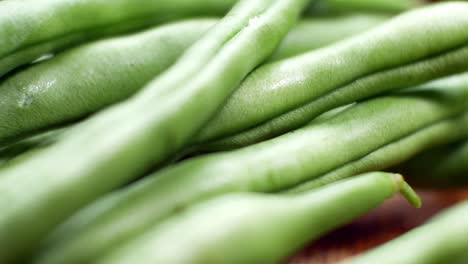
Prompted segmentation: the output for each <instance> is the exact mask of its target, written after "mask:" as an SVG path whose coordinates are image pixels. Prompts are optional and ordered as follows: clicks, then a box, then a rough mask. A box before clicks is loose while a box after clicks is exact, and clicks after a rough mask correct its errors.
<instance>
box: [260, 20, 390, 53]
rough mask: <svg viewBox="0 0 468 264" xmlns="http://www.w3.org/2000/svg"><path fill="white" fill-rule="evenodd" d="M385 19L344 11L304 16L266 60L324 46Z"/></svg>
mask: <svg viewBox="0 0 468 264" xmlns="http://www.w3.org/2000/svg"><path fill="white" fill-rule="evenodd" d="M388 19H389V16H384V15H376V14H344V15H335V16H325V17H307V18H304V19H303V20H301V21H300V22H299V23H298V25H296V26H295V27H294V28H293V29H292V30H291V31H290V32H289V33H288V35H287V36H286V38H285V39H284V40H283V42H282V43H281V45H280V46H279V47H278V50H277V51H276V52H275V53H274V54H273V56H272V57H271V58H270V60H269V62H271V61H277V60H282V59H285V58H289V57H292V56H296V55H299V54H302V53H305V52H308V51H311V50H315V49H318V48H322V47H325V46H327V45H330V44H332V43H335V42H337V41H339V40H342V39H345V38H348V37H351V36H352V35H355V34H357V33H361V32H364V31H366V30H368V29H370V28H373V27H376V26H377V25H380V24H382V23H383V22H384V21H386V20H388Z"/></svg>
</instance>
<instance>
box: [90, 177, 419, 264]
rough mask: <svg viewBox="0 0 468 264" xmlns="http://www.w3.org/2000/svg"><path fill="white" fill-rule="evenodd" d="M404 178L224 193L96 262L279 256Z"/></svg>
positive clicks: (377, 199) (363, 208) (267, 259)
mask: <svg viewBox="0 0 468 264" xmlns="http://www.w3.org/2000/svg"><path fill="white" fill-rule="evenodd" d="M403 185H405V182H404V181H403V180H402V177H401V176H400V175H396V174H386V173H377V172H376V173H370V174H368V175H363V176H360V177H357V178H355V179H351V180H347V181H343V182H339V183H335V184H332V185H330V186H327V187H325V188H323V189H321V190H318V191H312V192H306V193H303V194H300V195H294V196H293V195H290V196H285V195H283V196H281V195H272V194H232V195H226V196H221V197H220V198H214V199H212V200H208V201H204V202H201V203H200V204H196V205H194V206H193V207H191V208H188V209H185V210H183V211H182V212H180V213H177V214H176V215H174V216H173V217H170V218H168V219H167V220H166V221H163V222H162V223H160V224H158V225H156V226H155V227H152V228H150V229H148V230H147V231H146V232H145V234H143V235H142V236H140V237H138V238H136V239H134V240H132V241H130V242H128V243H126V244H124V245H123V246H121V247H119V248H117V249H116V250H114V251H113V252H111V253H110V254H109V255H108V256H104V257H103V258H102V259H101V260H99V261H97V263H100V264H107V263H109V264H110V263H141V264H145V263H148V264H150V263H172V264H178V263H180V264H186V263H192V264H197V263H200V264H205V263H219V264H221V263H226V264H227V263H233V264H234V263H264V264H267V263H280V262H281V261H283V260H284V259H285V258H286V257H287V256H289V255H290V254H292V253H293V252H294V251H295V250H298V249H300V248H301V247H302V246H304V245H305V243H307V242H308V241H311V240H314V239H317V238H318V237H320V236H321V235H323V234H324V233H326V232H328V231H330V230H332V229H334V228H336V227H339V226H341V225H343V224H345V223H347V222H350V221H351V220H353V219H355V218H357V217H359V216H361V215H362V214H364V213H365V212H367V211H369V210H371V209H373V208H375V207H377V206H378V205H379V204H381V203H382V202H383V201H385V200H386V199H388V198H389V197H391V196H393V195H394V194H395V193H397V192H398V191H399V190H401V188H402V186H403ZM410 191H411V190H410ZM416 202H417V203H418V202H419V201H416ZM418 205H419V204H418ZM344 210H346V213H344V214H343V211H344Z"/></svg>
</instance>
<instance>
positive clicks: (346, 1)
mask: <svg viewBox="0 0 468 264" xmlns="http://www.w3.org/2000/svg"><path fill="white" fill-rule="evenodd" d="M423 3H424V1H420V0H324V1H318V2H316V4H315V6H313V7H312V8H311V12H312V13H322V12H346V11H348V12H349V11H356V10H358V11H373V12H385V13H397V12H403V11H406V10H408V9H411V8H415V7H418V6H420V5H422V4H423Z"/></svg>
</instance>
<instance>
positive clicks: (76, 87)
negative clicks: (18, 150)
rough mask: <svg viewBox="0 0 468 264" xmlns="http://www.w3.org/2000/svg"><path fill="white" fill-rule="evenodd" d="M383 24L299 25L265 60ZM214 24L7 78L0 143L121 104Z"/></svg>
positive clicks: (101, 44) (135, 38) (377, 19)
mask: <svg viewBox="0 0 468 264" xmlns="http://www.w3.org/2000/svg"><path fill="white" fill-rule="evenodd" d="M385 18H386V17H384V16H376V15H347V16H337V17H333V18H317V19H306V20H304V21H301V22H300V23H299V24H298V25H297V26H296V27H294V28H293V29H292V31H291V32H290V33H289V34H288V35H287V37H286V39H285V40H284V41H283V42H282V44H281V46H280V47H279V49H278V51H277V52H275V54H274V56H273V58H271V59H272V60H277V59H281V58H283V57H286V56H292V55H295V54H298V53H301V52H304V51H306V50H311V49H315V48H318V47H320V46H325V45H327V44H328V43H332V42H335V41H337V40H339V39H342V38H345V37H346V36H349V35H351V34H354V33H356V32H360V31H363V30H365V29H367V28H370V27H372V26H374V25H375V24H378V23H381V22H382V21H384V19H385ZM214 23H215V20H208V19H197V20H189V21H183V22H178V23H173V24H169V25H165V26H161V27H158V28H155V29H153V30H149V31H146V32H143V33H138V34H133V35H130V36H124V37H119V38H115V39H110V40H102V41H98V42H96V43H91V44H87V45H83V46H80V47H77V48H74V49H71V50H70V51H66V52H63V53H61V54H59V55H58V56H56V57H55V58H54V59H53V60H49V61H47V62H43V63H40V64H37V65H34V66H32V67H30V68H28V69H26V70H23V71H21V72H19V73H17V74H15V75H13V76H11V77H10V78H8V79H6V80H5V81H4V82H2V83H1V84H0V90H1V91H2V97H0V107H1V109H2V111H1V112H0V143H4V144H6V143H11V142H13V141H16V140H17V139H19V138H22V137H24V136H26V135H28V134H31V133H34V132H36V131H41V130H44V129H47V128H50V127H53V126H57V125H60V124H63V123H68V122H70V121H74V120H77V119H79V118H83V117H85V116H86V115H88V114H90V113H93V112H95V111H97V110H99V109H101V108H103V107H105V106H108V105H110V104H112V103H115V102H118V101H121V100H123V99H125V98H127V97H129V96H130V95H132V94H133V93H135V92H136V91H137V90H138V89H140V88H141V87H143V85H144V84H146V83H147V82H148V81H150V80H151V78H152V77H153V76H155V75H157V74H159V73H160V72H162V71H163V70H164V69H166V68H167V67H169V66H170V65H171V64H172V63H173V62H174V61H175V60H176V59H177V58H178V57H179V56H180V54H181V53H183V51H184V50H185V49H186V48H187V47H188V46H189V45H190V44H192V43H193V42H194V41H195V40H196V39H198V38H199V37H200V36H201V35H202V34H203V33H204V32H205V31H206V30H207V28H208V27H209V26H210V25H211V24H214ZM317 35H319V36H317ZM83 80H86V81H83ZM64 109H66V111H64Z"/></svg>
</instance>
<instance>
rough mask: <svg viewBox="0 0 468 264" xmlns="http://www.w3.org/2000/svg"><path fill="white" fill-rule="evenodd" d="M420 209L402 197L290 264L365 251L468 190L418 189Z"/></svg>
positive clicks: (322, 262) (327, 263) (320, 262)
mask: <svg viewBox="0 0 468 264" xmlns="http://www.w3.org/2000/svg"><path fill="white" fill-rule="evenodd" d="M418 193H419V194H420V195H421V197H422V200H423V207H422V208H421V209H415V208H412V207H411V206H410V205H408V203H407V202H406V201H405V200H404V199H403V198H402V197H401V196H398V197H395V198H393V199H391V200H389V201H388V202H387V203H385V204H384V205H383V206H381V207H379V208H377V209H376V210H374V211H372V212H370V213H369V214H367V215H365V216H363V217H362V218H360V219H358V220H357V221H355V222H354V223H352V224H350V225H347V226H345V227H343V228H341V229H338V230H336V231H334V232H332V233H330V234H328V235H327V236H325V237H323V238H322V239H320V240H319V241H316V242H315V243H312V244H311V245H309V246H308V247H307V248H306V249H304V250H303V251H301V252H299V253H298V254H297V255H296V256H294V257H292V258H291V259H290V260H288V261H287V264H312V263H317V264H331V263H337V262H338V261H339V260H343V259H345V258H348V257H350V256H353V255H355V254H358V253H361V252H364V251H366V250H368V249H371V248H373V247H375V246H377V245H380V244H382V243H384V242H386V241H388V240H391V239H393V238H395V237H397V236H399V235H401V234H403V233H405V232H407V231H408V230H411V229H412V228H414V227H416V226H418V225H421V224H422V223H424V221H426V220H427V219H428V218H430V217H431V216H432V215H434V214H436V213H437V212H439V211H440V210H442V209H443V208H446V207H449V206H450V205H453V204H455V203H457V202H459V201H462V200H466V199H468V190H458V191H456V190H448V191H443V192H440V191H439V192H435V191H418Z"/></svg>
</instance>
